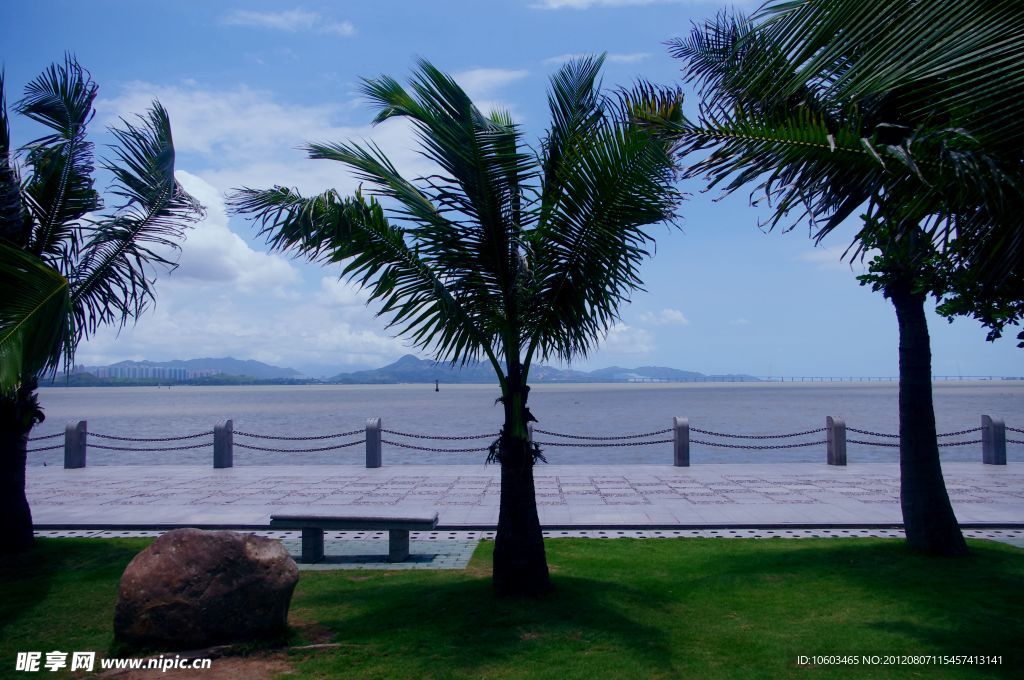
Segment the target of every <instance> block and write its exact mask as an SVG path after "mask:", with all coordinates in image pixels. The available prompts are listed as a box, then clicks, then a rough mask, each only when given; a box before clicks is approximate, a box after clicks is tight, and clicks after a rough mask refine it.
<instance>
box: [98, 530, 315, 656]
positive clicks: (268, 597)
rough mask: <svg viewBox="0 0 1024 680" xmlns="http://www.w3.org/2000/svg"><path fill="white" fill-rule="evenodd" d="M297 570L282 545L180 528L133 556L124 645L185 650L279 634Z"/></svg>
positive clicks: (121, 617)
mask: <svg viewBox="0 0 1024 680" xmlns="http://www.w3.org/2000/svg"><path fill="white" fill-rule="evenodd" d="M298 580H299V570H298V567H296V566H295V562H294V560H292V558H291V557H289V556H288V552H287V551H286V550H285V548H284V546H283V545H281V542H280V541H274V540H271V539H267V538H261V537H259V536H253V535H252V534H238V533H233V532H230V531H200V530H199V529H175V530H173V531H168V532H167V533H165V534H164V535H163V536H161V537H160V538H158V539H157V540H156V541H154V543H153V544H152V545H151V546H149V547H148V548H146V549H145V550H143V551H142V552H141V553H139V554H138V555H136V556H135V558H134V559H133V560H132V561H131V562H130V563H129V564H128V567H127V569H125V571H124V575H123V576H121V586H120V590H119V592H118V596H117V608H116V610H115V611H114V634H115V635H116V636H117V638H118V639H119V640H122V641H124V642H128V643H132V644H135V645H140V646H146V647H159V648H166V649H171V648H173V649H187V648H199V647H206V646H208V645H211V644H217V643H224V642H240V641H245V640H251V639H253V638H258V637H266V636H270V635H274V634H276V633H280V632H281V631H283V630H284V629H285V628H286V626H287V619H288V605H289V604H290V603H291V598H292V591H293V590H294V589H295V584H296V583H297V582H298Z"/></svg>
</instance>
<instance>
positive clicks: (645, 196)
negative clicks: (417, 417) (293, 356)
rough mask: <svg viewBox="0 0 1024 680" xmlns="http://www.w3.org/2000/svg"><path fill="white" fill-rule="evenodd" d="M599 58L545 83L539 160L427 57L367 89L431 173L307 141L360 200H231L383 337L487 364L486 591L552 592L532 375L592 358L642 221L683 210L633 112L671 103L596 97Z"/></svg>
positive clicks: (656, 147)
mask: <svg viewBox="0 0 1024 680" xmlns="http://www.w3.org/2000/svg"><path fill="white" fill-rule="evenodd" d="M602 62H603V57H600V58H587V59H582V60H578V61H574V62H570V63H568V64H566V65H565V66H563V67H562V68H561V70H560V71H559V72H558V73H557V74H556V75H555V76H554V77H553V78H552V79H551V87H550V91H549V96H548V104H549V108H550V111H551V119H552V120H551V126H550V128H549V129H548V131H547V134H546V136H545V137H544V138H543V140H542V142H541V145H540V148H539V149H537V150H536V151H532V150H530V149H529V148H528V147H526V146H525V145H524V144H523V140H522V132H521V130H520V128H519V127H518V126H517V125H516V124H515V123H513V122H512V120H511V118H510V116H509V114H508V113H506V112H502V111H495V112H492V113H490V115H484V114H483V113H481V112H480V111H479V110H478V109H477V108H476V106H474V105H473V102H472V101H471V100H470V99H469V97H468V96H467V95H466V93H465V92H464V91H463V90H462V89H461V88H460V87H459V86H458V85H457V84H456V83H455V81H454V80H453V79H452V78H450V77H449V76H447V75H446V74H444V73H442V72H441V71H439V70H438V69H436V68H435V67H434V66H432V65H431V64H430V63H428V62H426V61H420V62H419V63H418V68H417V69H416V71H415V72H414V74H413V76H412V78H411V84H410V88H409V89H408V90H407V89H405V88H404V87H402V86H401V85H400V84H399V83H398V82H396V81H395V80H393V79H392V78H388V77H381V78H378V79H375V80H365V81H364V82H363V85H362V91H363V93H364V94H365V95H366V97H368V99H369V101H370V102H371V103H372V104H373V105H374V106H375V107H376V109H377V111H378V113H377V116H376V118H375V119H374V122H375V123H380V122H383V121H385V120H388V119H391V118H403V119H406V120H408V121H409V122H411V124H412V125H413V127H414V128H415V130H416V132H417V134H418V137H419V141H420V144H421V148H422V153H423V154H424V155H425V156H426V157H427V158H428V159H430V160H431V161H432V162H433V163H434V164H435V165H436V172H435V173H434V174H432V175H430V176H429V177H423V178H420V179H419V180H417V181H416V182H413V181H409V180H407V179H405V178H403V177H402V176H401V175H400V174H399V172H398V170H397V169H396V168H395V167H394V166H393V165H392V164H391V162H390V161H389V160H388V159H387V158H386V157H385V156H384V154H383V153H382V152H381V151H380V149H378V148H377V147H376V146H373V145H370V144H367V145H361V144H357V143H351V142H350V143H332V144H310V145H309V146H308V147H307V150H308V152H309V155H310V157H311V158H314V159H329V160H334V161H338V162H340V163H342V164H343V165H345V166H348V167H349V168H351V169H352V170H354V171H355V174H356V175H357V176H358V178H359V180H360V181H361V182H363V186H365V187H366V188H367V194H364V193H363V191H362V189H360V190H359V191H356V192H355V194H353V195H351V196H347V197H343V196H340V195H339V194H338V193H337V192H335V191H327V192H325V193H323V194H320V195H318V196H313V197H309V198H306V197H303V196H300V195H299V194H298V193H297V192H296V191H294V190H290V189H287V188H283V187H275V188H273V189H268V190H260V191H257V190H252V189H242V190H240V191H239V192H238V193H237V194H236V195H235V196H234V197H233V198H232V204H233V206H234V208H235V209H236V210H237V211H238V212H241V213H244V214H248V215H250V216H252V218H253V219H255V220H256V221H257V222H258V223H259V224H260V225H261V233H262V234H263V235H266V236H267V237H268V240H269V243H270V244H271V246H272V247H273V248H275V249H278V250H282V251H292V252H295V253H297V254H300V255H302V256H305V257H307V258H308V259H310V260H311V261H318V262H323V263H339V264H341V275H342V276H345V277H349V278H350V279H351V280H354V281H356V282H358V283H360V284H362V285H363V286H366V287H367V288H368V290H369V293H370V298H371V299H373V300H377V301H379V302H380V303H381V308H380V312H379V314H381V315H385V316H387V317H389V318H390V327H391V328H394V329H396V330H397V332H398V334H400V335H404V336H405V337H407V338H409V339H411V341H412V342H413V343H414V344H415V345H417V346H418V347H420V348H422V349H425V350H428V351H430V352H432V353H433V354H434V355H435V357H436V358H437V359H438V360H443V361H449V362H452V363H453V364H454V363H466V362H469V361H475V360H478V359H485V360H486V361H488V362H489V363H490V364H491V366H492V367H493V368H494V371H495V373H496V374H497V377H498V382H499V384H500V387H501V397H500V399H499V400H500V402H501V403H502V405H503V408H504V425H503V426H502V428H501V432H500V435H499V438H498V440H497V441H496V442H495V443H494V444H493V445H492V446H491V454H490V456H489V460H493V461H495V462H498V463H499V464H500V465H501V501H500V509H499V519H498V531H497V537H496V544H495V551H494V572H493V582H494V587H495V590H496V592H497V593H499V594H503V595H533V594H539V593H543V592H545V591H547V590H548V589H549V588H550V581H549V577H548V568H547V561H546V558H545V553H544V542H543V538H542V534H541V529H540V523H539V520H538V516H537V505H536V499H535V495H534V481H533V466H534V464H535V462H536V461H537V460H538V459H540V458H541V452H540V450H539V449H538V447H537V446H535V445H533V444H532V443H531V442H530V441H529V440H528V436H527V425H528V423H529V421H531V420H534V417H533V415H532V414H531V413H530V409H529V407H528V405H527V402H528V397H529V391H530V388H529V386H528V378H529V374H530V367H531V366H532V364H533V361H534V360H535V359H538V358H540V359H549V358H553V359H557V360H560V361H569V360H571V359H573V358H577V357H580V356H584V355H586V354H587V352H589V351H591V350H592V349H593V348H594V346H595V344H596V343H597V342H598V341H599V339H600V338H601V337H602V336H603V334H604V333H605V332H606V331H607V330H608V329H609V328H610V326H611V324H612V323H613V322H614V321H615V319H616V318H617V314H618V308H619V305H620V304H621V303H622V302H624V301H626V300H627V297H628V295H629V294H630V293H631V292H632V291H634V290H637V289H638V288H639V286H640V285H641V281H640V278H639V266H640V264H641V262H642V261H643V259H644V258H645V257H646V256H647V255H648V252H647V250H646V248H647V245H648V244H649V243H650V238H649V236H648V234H647V233H646V232H645V228H646V227H648V226H649V225H653V224H656V223H659V222H663V221H666V220H669V221H671V220H672V219H673V217H674V210H675V208H676V206H677V204H678V203H679V201H680V199H681V196H680V194H679V193H678V192H677V191H676V190H675V188H674V187H673V180H674V171H673V155H672V149H671V147H670V145H669V144H668V143H667V142H666V141H664V140H663V139H660V138H659V137H657V136H655V135H654V134H652V133H651V132H650V131H648V130H647V129H645V128H644V127H642V126H638V125H637V124H635V123H634V122H633V118H632V116H631V114H632V113H636V112H637V111H638V110H639V107H641V106H642V107H645V110H646V111H647V112H648V113H654V112H655V110H657V111H658V112H660V114H661V115H664V116H668V117H673V116H675V115H676V114H677V113H678V111H679V105H680V103H681V101H680V98H679V96H678V94H676V93H672V94H671V95H669V96H665V97H662V98H660V99H657V100H647V101H644V102H642V103H641V102H638V101H636V100H633V99H631V98H630V97H629V93H621V94H620V96H618V97H615V98H610V97H606V96H603V95H602V94H601V93H600V91H599V86H598V85H597V82H596V79H597V77H598V73H599V71H600V68H601V64H602ZM378 198H380V199H381V200H380V201H378Z"/></svg>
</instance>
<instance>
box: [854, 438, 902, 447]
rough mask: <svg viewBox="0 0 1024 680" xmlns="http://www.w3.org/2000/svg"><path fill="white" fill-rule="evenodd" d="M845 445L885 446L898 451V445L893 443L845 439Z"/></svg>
mask: <svg viewBox="0 0 1024 680" xmlns="http://www.w3.org/2000/svg"><path fill="white" fill-rule="evenodd" d="M846 443H847V444H864V445H865V446H887V447H889V448H893V449H898V448H899V446H900V445H899V444H898V443H893V442H866V441H863V440H860V439H847V440H846Z"/></svg>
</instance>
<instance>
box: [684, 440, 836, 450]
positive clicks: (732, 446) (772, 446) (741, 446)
mask: <svg viewBox="0 0 1024 680" xmlns="http://www.w3.org/2000/svg"><path fill="white" fill-rule="evenodd" d="M690 443H691V444H704V445H705V446H717V447H719V448H722V449H750V450H757V451H760V450H763V449H795V448H799V447H801V446H821V445H822V444H825V443H826V442H825V440H824V439H822V440H821V441H819V442H800V443H798V444H722V443H719V442H706V441H703V440H701V439H691V440H690Z"/></svg>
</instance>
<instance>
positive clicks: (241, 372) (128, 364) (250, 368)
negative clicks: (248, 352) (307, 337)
mask: <svg viewBox="0 0 1024 680" xmlns="http://www.w3.org/2000/svg"><path fill="white" fill-rule="evenodd" d="M97 368H99V369H107V371H116V369H124V368H141V369H147V368H149V369H152V368H178V369H182V368H183V369H185V370H187V371H195V372H204V373H223V374H224V375H233V376H245V377H249V378H256V379H259V380H278V379H297V378H301V377H302V374H301V373H299V372H298V371H296V370H294V369H291V368H282V367H280V366H271V365H270V364H265V363H263V362H262V361H253V360H252V359H247V360H241V359H233V358H231V357H224V358H221V359H213V358H205V359H185V360H182V359H174V360H172V361H119V362H118V363H116V364H111V365H110V366H86V367H83V369H84V371H85V372H89V373H94V374H96V373H97V371H96V370H95V369H97ZM101 372H102V371H101Z"/></svg>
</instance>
